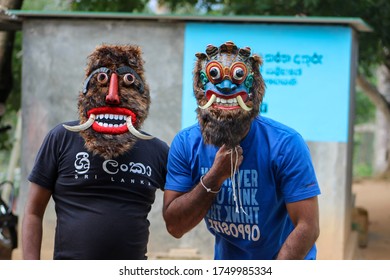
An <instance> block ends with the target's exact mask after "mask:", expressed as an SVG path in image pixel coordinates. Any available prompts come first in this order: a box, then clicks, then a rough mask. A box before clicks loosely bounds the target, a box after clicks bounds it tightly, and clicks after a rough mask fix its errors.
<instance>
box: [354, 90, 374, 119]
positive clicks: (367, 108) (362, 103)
mask: <svg viewBox="0 0 390 280" xmlns="http://www.w3.org/2000/svg"><path fill="white" fill-rule="evenodd" d="M375 112H376V107H375V105H374V104H372V102H371V101H370V99H369V98H368V97H367V95H365V94H364V93H363V92H362V91H361V90H357V91H356V94H355V124H363V123H373V122H374V121H375Z"/></svg>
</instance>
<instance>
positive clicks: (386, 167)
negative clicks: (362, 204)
mask: <svg viewBox="0 0 390 280" xmlns="http://www.w3.org/2000/svg"><path fill="white" fill-rule="evenodd" d="M377 78H378V87H375V86H374V85H373V84H371V83H370V82H369V81H368V80H367V79H366V78H365V77H364V76H362V75H361V74H358V76H357V80H356V83H357V85H358V86H359V87H360V88H361V89H362V90H363V91H364V93H365V94H366V95H367V96H368V98H369V99H370V100H371V102H372V103H373V104H374V105H375V107H376V108H377V112H376V125H375V141H374V163H373V171H374V176H378V177H384V176H386V177H387V174H388V175H390V161H389V153H390V137H389V131H390V72H389V69H388V68H387V67H386V66H384V65H382V66H380V67H378V70H377Z"/></svg>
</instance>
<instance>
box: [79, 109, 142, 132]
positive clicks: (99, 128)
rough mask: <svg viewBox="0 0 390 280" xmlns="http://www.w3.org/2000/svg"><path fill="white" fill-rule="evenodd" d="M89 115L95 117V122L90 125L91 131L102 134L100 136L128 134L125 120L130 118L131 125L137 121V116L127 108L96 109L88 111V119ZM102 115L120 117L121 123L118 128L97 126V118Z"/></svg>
mask: <svg viewBox="0 0 390 280" xmlns="http://www.w3.org/2000/svg"><path fill="white" fill-rule="evenodd" d="M91 114H94V115H95V121H94V123H93V124H92V129H93V130H94V131H96V132H99V133H102V134H123V133H126V132H128V131H129V130H128V128H127V125H126V119H127V118H128V117H129V116H131V122H132V123H133V125H135V122H136V120H137V116H136V115H135V113H134V112H133V111H131V110H130V109H127V108H123V107H97V108H93V109H91V110H89V111H88V112H87V116H88V117H89V116H90V115H91ZM101 115H104V116H107V115H108V117H109V116H110V115H113V116H114V117H115V116H121V120H122V119H123V122H122V123H121V124H120V125H119V126H118V127H114V126H111V127H110V126H102V125H99V124H98V122H99V116H101Z"/></svg>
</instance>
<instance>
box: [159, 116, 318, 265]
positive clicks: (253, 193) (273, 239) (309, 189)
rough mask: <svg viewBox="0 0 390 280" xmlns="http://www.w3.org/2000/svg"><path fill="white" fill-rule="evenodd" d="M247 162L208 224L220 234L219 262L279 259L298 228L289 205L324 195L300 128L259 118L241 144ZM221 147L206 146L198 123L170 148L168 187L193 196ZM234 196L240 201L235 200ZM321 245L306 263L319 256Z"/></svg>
mask: <svg viewBox="0 0 390 280" xmlns="http://www.w3.org/2000/svg"><path fill="white" fill-rule="evenodd" d="M240 145H241V147H242V149H243V156H244V161H243V162H242V164H241V166H240V168H239V173H238V174H237V175H236V177H235V180H234V183H233V184H232V181H231V179H227V180H226V181H225V182H224V183H223V185H222V188H221V191H220V192H219V193H218V195H217V196H216V198H215V201H214V203H213V205H212V206H211V208H210V210H209V211H208V213H207V215H206V217H205V219H204V220H205V222H206V225H207V228H208V229H209V231H210V232H211V233H212V234H214V235H215V255H214V258H215V259H274V258H275V257H276V256H277V254H278V252H279V250H280V248H281V246H282V244H283V243H284V241H285V240H286V238H287V236H288V235H289V234H290V233H291V231H292V230H293V228H294V225H293V223H292V221H291V219H290V217H289V215H288V213H287V210H286V206H285V204H286V203H292V202H296V201H300V200H303V199H307V198H310V197H313V196H317V195H319V194H320V189H319V186H318V182H317V178H316V175H315V171H314V168H313V165H312V161H311V156H310V151H309V149H308V147H307V145H306V143H305V141H304V140H303V138H302V137H301V136H300V134H298V133H297V132H296V131H295V130H293V129H291V128H289V127H287V126H285V125H283V124H281V123H278V122H276V121H274V120H271V119H268V118H265V117H257V118H256V119H255V120H254V121H253V122H252V124H251V128H250V131H249V133H248V135H247V136H246V137H245V138H244V139H243V140H242V142H241V143H240ZM217 151H218V148H217V147H215V146H213V145H206V144H204V143H203V140H202V136H201V132H200V127H199V124H196V125H193V126H191V127H189V128H186V129H184V130H182V131H180V132H179V133H178V134H177V135H176V136H175V138H174V140H173V141H172V144H171V148H170V152H169V156H168V174H167V180H166V185H165V189H166V190H173V191H177V192H188V191H190V190H191V189H192V188H193V187H194V186H195V185H197V184H198V183H199V180H200V177H201V176H202V175H204V174H206V173H207V171H208V170H209V169H210V168H211V166H212V164H213V162H214V158H215V154H216V153H217ZM234 195H235V196H236V198H237V199H236V200H234ZM316 253H317V251H316V246H315V245H314V246H313V248H312V249H311V250H310V252H309V253H308V255H307V256H306V259H315V258H316Z"/></svg>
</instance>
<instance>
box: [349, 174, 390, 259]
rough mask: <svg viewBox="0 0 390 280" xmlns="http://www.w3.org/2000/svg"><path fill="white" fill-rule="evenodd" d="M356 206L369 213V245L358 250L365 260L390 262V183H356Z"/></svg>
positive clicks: (380, 181) (372, 181)
mask: <svg viewBox="0 0 390 280" xmlns="http://www.w3.org/2000/svg"><path fill="white" fill-rule="evenodd" d="M352 191H353V192H354V193H355V195H356V201H355V205H356V206H357V207H362V208H364V209H365V210H367V212H368V243H367V247H366V248H360V249H359V250H358V254H357V258H358V259H363V260H390V203H389V202H390V181H388V180H387V181H385V180H373V179H371V180H360V181H355V182H354V184H353V188H352Z"/></svg>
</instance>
